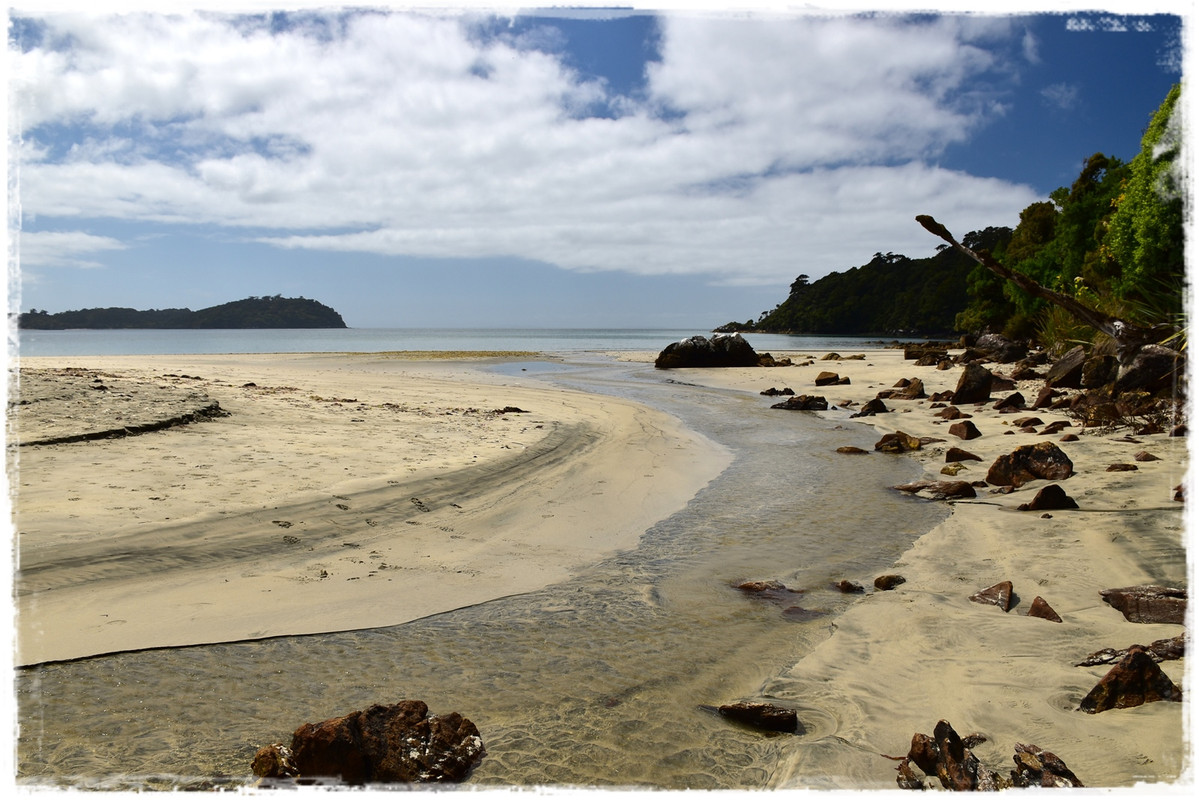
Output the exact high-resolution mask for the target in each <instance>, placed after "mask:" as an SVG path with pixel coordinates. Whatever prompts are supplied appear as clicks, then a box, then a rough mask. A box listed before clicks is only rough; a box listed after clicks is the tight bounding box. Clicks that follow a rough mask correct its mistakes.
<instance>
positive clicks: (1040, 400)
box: [1032, 386, 1062, 409]
mask: <svg viewBox="0 0 1199 800" xmlns="http://www.w3.org/2000/svg"><path fill="white" fill-rule="evenodd" d="M1061 396H1062V392H1059V391H1058V390H1057V389H1054V388H1053V387H1052V386H1043V387H1041V391H1039V392H1037V399H1036V400H1034V401H1033V403H1032V407H1033V408H1038V409H1039V408H1049V406H1050V405H1051V404H1052V403H1053V401H1054V400H1057V399H1058V398H1059V397H1061Z"/></svg>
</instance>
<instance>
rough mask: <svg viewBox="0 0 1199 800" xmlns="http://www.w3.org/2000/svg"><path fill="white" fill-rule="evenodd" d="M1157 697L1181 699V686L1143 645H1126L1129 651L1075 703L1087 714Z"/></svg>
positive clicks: (1136, 704) (1151, 700) (1144, 701)
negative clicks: (1178, 685) (1078, 702)
mask: <svg viewBox="0 0 1199 800" xmlns="http://www.w3.org/2000/svg"><path fill="white" fill-rule="evenodd" d="M1159 700H1170V701H1173V702H1182V690H1181V689H1179V688H1178V687H1177V686H1175V685H1174V682H1173V681H1172V680H1170V677H1169V676H1168V675H1166V673H1164V672H1162V668H1161V667H1159V666H1158V665H1157V662H1155V661H1154V660H1153V659H1152V658H1150V657H1149V655H1148V654H1147V653H1146V652H1145V648H1144V647H1141V646H1140V645H1133V646H1132V647H1130V648H1128V655H1126V656H1125V657H1124V658H1123V659H1121V661H1120V663H1119V664H1117V665H1116V666H1114V667H1112V668H1111V670H1110V671H1109V672H1108V673H1107V674H1106V675H1104V676H1103V678H1102V679H1101V680H1100V681H1099V683H1097V684H1095V688H1093V689H1091V691H1090V692H1089V693H1087V696H1086V697H1084V698H1083V699H1082V703H1080V704H1079V706H1078V707H1079V709H1081V710H1083V711H1086V712H1087V713H1089V714H1098V713H1100V712H1102V711H1109V710H1111V709H1113V708H1134V707H1136V706H1139V705H1144V704H1145V703H1155V702H1157V701H1159Z"/></svg>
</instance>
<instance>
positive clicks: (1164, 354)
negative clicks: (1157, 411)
mask: <svg viewBox="0 0 1199 800" xmlns="http://www.w3.org/2000/svg"><path fill="white" fill-rule="evenodd" d="M1184 366H1185V361H1184V359H1183V358H1182V355H1181V354H1180V353H1179V352H1178V351H1177V350H1171V349H1170V348H1168V347H1164V346H1163V345H1160V344H1147V345H1145V346H1144V347H1142V348H1141V349H1140V350H1139V351H1138V352H1137V354H1136V356H1135V357H1133V360H1132V362H1131V363H1129V364H1127V365H1126V366H1124V367H1121V368H1120V376H1119V377H1118V378H1117V379H1116V384H1115V387H1114V389H1115V392H1116V393H1117V394H1123V393H1124V392H1132V391H1142V392H1148V393H1149V394H1155V393H1157V392H1160V391H1162V390H1163V389H1171V388H1173V387H1174V385H1175V383H1176V382H1177V380H1178V373H1179V370H1181V369H1182V368H1183V367H1184Z"/></svg>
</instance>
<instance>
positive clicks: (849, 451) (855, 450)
mask: <svg viewBox="0 0 1199 800" xmlns="http://www.w3.org/2000/svg"><path fill="white" fill-rule="evenodd" d="M837 452H838V453H844V454H846V455H855V456H856V455H868V454H869V453H870V451H869V450H863V449H862V448H860V447H854V446H853V445H846V446H845V447H838V448H837Z"/></svg>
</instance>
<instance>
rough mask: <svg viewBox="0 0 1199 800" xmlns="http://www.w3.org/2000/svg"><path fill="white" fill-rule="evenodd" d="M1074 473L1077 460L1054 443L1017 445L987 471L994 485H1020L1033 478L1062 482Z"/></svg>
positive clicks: (988, 478)
mask: <svg viewBox="0 0 1199 800" xmlns="http://www.w3.org/2000/svg"><path fill="white" fill-rule="evenodd" d="M1073 474H1074V462H1072V461H1071V460H1070V459H1069V457H1068V456H1067V455H1066V454H1065V453H1063V452H1062V451H1061V448H1059V447H1058V446H1057V445H1055V444H1054V443H1053V442H1039V443H1037V444H1026V445H1024V446H1022V447H1017V448H1016V449H1015V450H1013V451H1012V452H1011V453H1008V454H1007V455H1004V456H1000V457H999V458H997V459H995V462H994V463H993V464H992V465H991V468H990V469H989V470H988V471H987V483H989V484H991V485H992V486H1013V487H1016V488H1020V487H1021V486H1023V485H1024V484H1026V483H1028V482H1029V481H1032V480H1038V479H1042V480H1047V481H1061V480H1065V479H1066V478H1069V477H1070V476H1071V475H1073Z"/></svg>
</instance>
